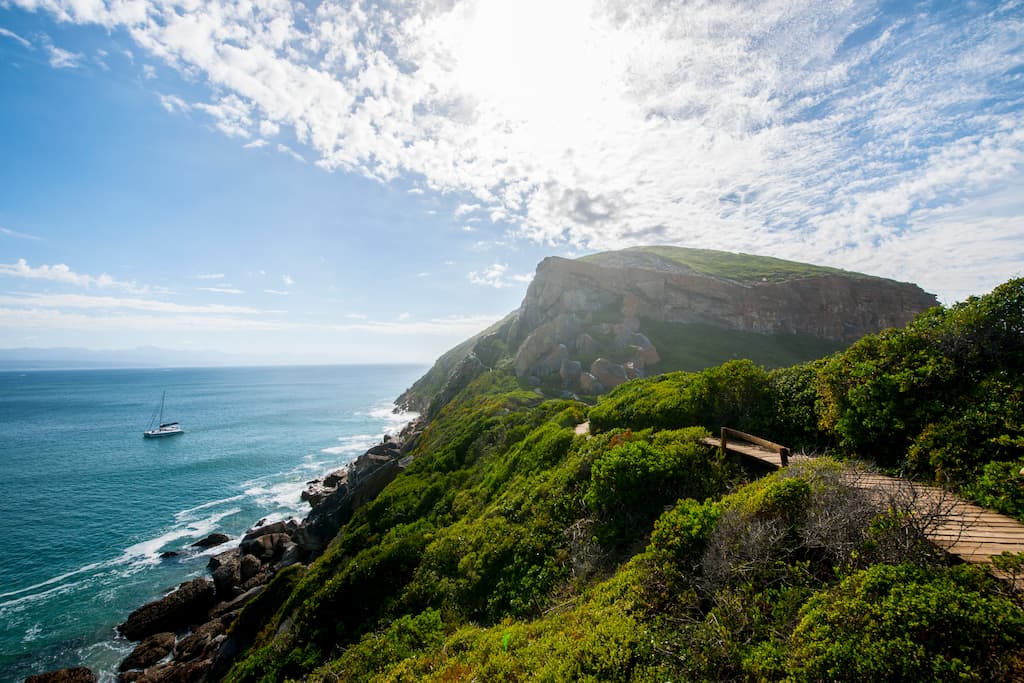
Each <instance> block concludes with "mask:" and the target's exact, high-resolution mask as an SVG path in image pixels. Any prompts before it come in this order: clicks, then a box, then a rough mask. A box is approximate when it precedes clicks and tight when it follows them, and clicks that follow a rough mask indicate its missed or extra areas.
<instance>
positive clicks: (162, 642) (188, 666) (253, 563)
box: [26, 418, 423, 683]
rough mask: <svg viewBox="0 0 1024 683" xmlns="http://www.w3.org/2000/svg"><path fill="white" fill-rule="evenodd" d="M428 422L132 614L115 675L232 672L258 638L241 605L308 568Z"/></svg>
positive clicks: (309, 488)
mask: <svg viewBox="0 0 1024 683" xmlns="http://www.w3.org/2000/svg"><path fill="white" fill-rule="evenodd" d="M422 426H423V422H422V418H416V419H414V420H412V421H411V422H409V423H408V424H406V425H405V427H403V428H402V430H401V432H400V433H399V434H398V436H391V435H385V436H384V438H383V439H382V440H381V442H380V443H378V444H377V445H375V446H373V447H372V448H370V449H369V450H367V451H366V452H365V453H363V454H362V455H360V456H359V457H358V458H356V459H355V460H354V461H352V462H351V463H349V464H348V465H347V466H346V467H344V468H342V469H338V470H335V471H333V472H330V473H328V474H326V475H324V476H323V477H321V478H319V479H314V480H312V481H310V482H307V484H306V489H305V490H304V491H303V492H302V500H304V501H306V502H308V503H309V505H310V512H309V513H308V514H307V515H306V517H305V518H304V519H303V520H302V521H301V522H299V521H296V520H294V519H290V520H286V521H279V522H273V523H270V524H267V523H265V522H264V520H260V521H259V522H257V523H256V525H255V526H253V527H252V528H251V529H249V530H248V531H247V532H246V534H245V535H244V536H243V537H242V539H241V541H240V542H239V544H238V546H237V547H235V548H232V549H230V550H226V551H224V552H222V553H218V554H216V555H214V556H213V557H211V558H210V561H209V563H208V565H207V569H208V571H209V574H210V575H209V577H208V578H207V577H200V578H195V579H191V580H189V581H185V582H184V583H182V584H181V585H179V586H178V587H177V588H176V589H174V590H173V591H172V592H170V593H169V594H167V595H165V596H164V597H162V598H160V599H158V600H154V601H152V602H149V603H147V604H145V605H143V606H141V607H139V608H138V609H136V610H135V611H133V612H132V613H131V614H130V615H128V618H127V619H126V620H125V622H124V623H122V624H120V625H119V626H118V627H117V630H118V632H119V633H121V635H123V636H124V637H125V638H126V639H128V640H131V641H137V642H138V645H137V646H136V647H135V649H133V650H132V652H131V653H130V654H129V655H128V656H127V657H126V658H125V659H124V660H123V661H122V662H121V664H120V666H119V674H118V677H119V678H118V680H120V681H123V682H125V683H129V682H137V683H197V682H202V681H206V680H208V679H210V678H211V677H213V678H216V677H218V676H220V675H223V674H224V673H226V672H227V671H228V669H229V668H230V666H231V664H232V663H233V661H234V658H235V656H236V655H237V654H238V653H239V652H241V651H242V650H243V649H244V648H245V647H246V646H247V645H248V642H249V641H251V637H252V635H254V634H248V633H246V632H245V631H246V629H244V628H237V627H236V626H238V624H237V623H236V622H237V620H238V616H239V614H240V613H241V611H242V608H243V607H245V605H246V604H248V603H249V602H251V601H253V600H254V599H256V598H257V597H258V596H259V595H260V594H262V593H263V592H264V590H265V589H266V587H267V585H268V584H269V583H270V581H271V580H272V579H273V578H274V576H276V575H277V574H278V573H279V572H281V571H282V570H284V569H285V568H288V567H292V566H294V565H308V564H309V563H310V562H312V561H313V560H315V559H316V558H317V557H319V556H320V555H321V554H322V553H323V551H324V550H325V549H326V548H327V546H328V544H329V543H330V542H331V539H333V538H334V536H335V535H336V534H337V533H338V530H339V529H341V527H342V525H344V524H345V523H346V522H347V521H348V520H349V519H350V518H351V517H352V514H353V513H354V512H355V511H356V510H357V509H358V508H359V507H360V506H362V505H364V504H365V503H367V502H368V501H370V500H372V499H373V498H375V497H376V496H377V494H379V493H380V492H381V490H383V489H384V487H385V486H387V485H388V484H389V483H390V482H391V481H392V480H393V479H394V478H395V477H396V476H398V473H399V472H401V471H402V469H404V468H405V467H406V466H407V465H408V464H409V463H410V462H411V461H412V457H411V456H410V455H408V454H409V452H410V451H411V449H412V448H413V447H414V446H415V444H416V442H417V441H418V439H419V435H420V432H421V430H422ZM230 540H231V539H230V538H229V537H228V536H226V535H225V534H219V533H218V534H211V535H209V536H207V537H206V538H204V539H201V540H200V541H197V542H196V543H195V544H193V545H194V546H195V547H197V548H211V547H216V546H217V545H222V544H224V543H227V542H228V541H230ZM232 627H236V628H232ZM96 680H97V678H96V676H95V674H94V673H93V672H92V671H90V670H89V669H86V668H83V667H75V668H69V669H61V670H59V671H53V672H49V673H45V674H39V675H36V676H31V677H29V678H28V679H26V683H58V682H61V683H62V682H67V681H74V682H78V681H81V682H85V683H88V682H89V681H96Z"/></svg>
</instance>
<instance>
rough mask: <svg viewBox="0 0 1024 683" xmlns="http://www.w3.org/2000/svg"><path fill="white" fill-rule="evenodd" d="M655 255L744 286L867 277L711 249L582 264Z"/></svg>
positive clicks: (651, 250) (605, 256)
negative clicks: (843, 277) (810, 278)
mask: <svg viewBox="0 0 1024 683" xmlns="http://www.w3.org/2000/svg"><path fill="white" fill-rule="evenodd" d="M630 253H633V254H653V255H655V256H660V257H661V258H664V259H667V260H669V261H673V262H675V263H678V264H680V265H682V266H685V267H686V268H689V269H691V270H693V271H695V272H697V273H700V274H701V275H707V276H710V277H716V278H722V279H725V280H733V281H735V282H742V283H755V282H787V281H789V280H798V279H801V278H807V277H820V276H824V275H841V276H846V277H868V276H865V275H862V274H860V273H853V272H850V271H846V270H840V269H838V268H828V267H825V266H815V265H811V264H808V263H798V262H796V261H786V260H784V259H778V258H773V257H771V256H753V255H751V254H734V253H731V252H727V251H714V250H711V249H689V248H686V247H668V246H653V247H631V248H629V249H623V250H621V251H614V252H603V253H600V254H591V255H589V256H584V257H583V258H581V259H580V260H581V261H587V262H590V263H597V264H601V263H603V262H606V261H609V260H611V259H612V257H614V255H616V254H630Z"/></svg>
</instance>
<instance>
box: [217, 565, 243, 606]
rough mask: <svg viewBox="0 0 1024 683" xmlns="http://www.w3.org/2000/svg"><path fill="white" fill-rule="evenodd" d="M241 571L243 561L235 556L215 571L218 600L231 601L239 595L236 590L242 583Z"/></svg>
mask: <svg viewBox="0 0 1024 683" xmlns="http://www.w3.org/2000/svg"><path fill="white" fill-rule="evenodd" d="M240 569H241V560H239V558H238V556H237V555H235V556H234V557H232V558H231V559H229V560H228V561H226V562H223V563H221V565H220V566H219V567H217V568H216V569H214V570H213V574H212V577H213V585H214V588H215V589H216V591H217V599H218V600H222V601H223V600H231V599H233V598H234V597H235V596H236V595H237V594H238V592H239V591H236V590H235V588H236V587H237V586H238V585H239V584H240V583H242V577H241V572H240Z"/></svg>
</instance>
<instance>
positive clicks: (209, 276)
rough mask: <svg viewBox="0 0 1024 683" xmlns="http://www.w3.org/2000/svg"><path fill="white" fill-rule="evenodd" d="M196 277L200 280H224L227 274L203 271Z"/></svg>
mask: <svg viewBox="0 0 1024 683" xmlns="http://www.w3.org/2000/svg"><path fill="white" fill-rule="evenodd" d="M196 277H197V278H198V279H200V280H223V279H224V278H225V277H226V275H224V273H201V274H199V275H196Z"/></svg>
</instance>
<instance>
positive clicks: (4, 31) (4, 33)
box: [0, 26, 32, 50]
mask: <svg viewBox="0 0 1024 683" xmlns="http://www.w3.org/2000/svg"><path fill="white" fill-rule="evenodd" d="M0 36H4V37H5V38H10V39H11V40H13V41H15V42H17V43H20V44H21V46H22V47H24V48H28V49H29V50H31V49H32V43H30V42H29V41H27V40H25V39H24V38H22V37H21V36H19V35H18V34H17V33H15V32H14V31H11V30H10V29H6V28H4V27H2V26H0Z"/></svg>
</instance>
